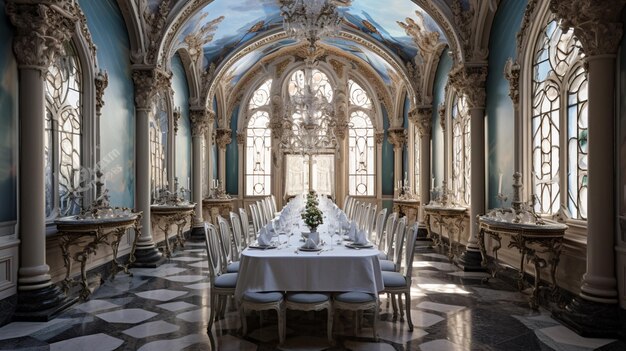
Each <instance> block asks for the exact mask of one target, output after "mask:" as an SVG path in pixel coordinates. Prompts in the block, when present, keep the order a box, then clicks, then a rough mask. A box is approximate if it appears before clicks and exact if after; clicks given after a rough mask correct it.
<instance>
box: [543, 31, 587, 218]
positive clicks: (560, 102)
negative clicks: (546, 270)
mask: <svg viewBox="0 0 626 351" xmlns="http://www.w3.org/2000/svg"><path fill="white" fill-rule="evenodd" d="M583 55H584V54H583V53H582V51H581V45H580V42H579V41H578V39H577V38H576V37H575V36H574V32H573V29H569V30H566V31H564V30H563V29H561V28H560V27H559V25H558V23H557V21H556V20H551V21H550V22H549V23H548V24H547V25H546V27H545V28H544V29H543V30H542V31H541V33H540V36H539V39H538V41H537V44H536V47H535V58H534V63H533V78H532V116H531V141H532V184H531V187H532V192H533V194H535V195H536V198H537V202H536V203H535V211H536V212H537V213H541V214H555V213H557V212H558V211H559V209H560V208H561V204H567V205H566V206H567V209H568V210H569V212H570V214H571V216H572V217H573V218H579V219H585V218H586V215H587V145H588V140H587V72H586V71H585V69H584V68H583V67H582V66H581V65H578V64H577V62H579V61H580V59H581V58H582V57H583ZM568 77H569V78H568ZM563 128H565V130H563ZM562 133H565V135H563V134H562ZM563 137H566V139H567V145H562V143H563V140H562V138H563ZM562 161H565V163H566V165H565V170H564V171H565V172H567V175H566V176H563V175H561V173H562V170H561V162H562ZM561 184H564V186H565V190H566V194H567V195H566V199H564V198H563V196H564V195H565V194H562V193H561V188H562V185H561Z"/></svg>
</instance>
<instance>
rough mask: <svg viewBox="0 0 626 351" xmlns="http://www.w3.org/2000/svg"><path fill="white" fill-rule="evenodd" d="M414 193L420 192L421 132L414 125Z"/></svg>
mask: <svg viewBox="0 0 626 351" xmlns="http://www.w3.org/2000/svg"><path fill="white" fill-rule="evenodd" d="M411 190H412V192H413V194H419V193H420V132H419V128H417V126H413V189H411Z"/></svg>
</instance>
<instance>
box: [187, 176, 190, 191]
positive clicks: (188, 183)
mask: <svg viewBox="0 0 626 351" xmlns="http://www.w3.org/2000/svg"><path fill="white" fill-rule="evenodd" d="M187 189H191V180H190V179H189V177H187Z"/></svg>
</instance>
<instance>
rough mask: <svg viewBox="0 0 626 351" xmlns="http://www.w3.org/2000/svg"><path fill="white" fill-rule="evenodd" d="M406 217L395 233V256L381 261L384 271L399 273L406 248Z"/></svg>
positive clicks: (402, 219) (401, 220)
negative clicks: (403, 249) (403, 250)
mask: <svg viewBox="0 0 626 351" xmlns="http://www.w3.org/2000/svg"><path fill="white" fill-rule="evenodd" d="M406 222H407V218H406V216H404V217H402V218H400V219H399V220H398V224H397V225H396V229H395V231H394V234H393V235H394V239H393V240H394V244H393V255H392V256H390V257H389V258H388V259H385V260H380V269H381V270H382V271H389V272H398V271H400V264H401V263H402V247H403V246H404V237H405V235H406V234H405V233H406Z"/></svg>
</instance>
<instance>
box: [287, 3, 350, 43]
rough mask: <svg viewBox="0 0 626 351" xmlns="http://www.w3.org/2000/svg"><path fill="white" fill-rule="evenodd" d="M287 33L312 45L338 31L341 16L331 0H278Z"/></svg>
mask: <svg viewBox="0 0 626 351" xmlns="http://www.w3.org/2000/svg"><path fill="white" fill-rule="evenodd" d="M279 2H280V5H281V6H280V10H281V16H283V28H284V29H285V32H287V35H289V36H291V37H293V38H296V39H304V40H307V41H308V42H309V46H311V47H314V46H315V44H316V42H317V41H318V40H319V39H320V38H322V37H328V36H333V35H335V34H336V33H337V32H338V31H339V27H340V24H341V17H340V16H339V13H338V12H337V7H336V6H335V4H334V2H333V1H332V0H279Z"/></svg>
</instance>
